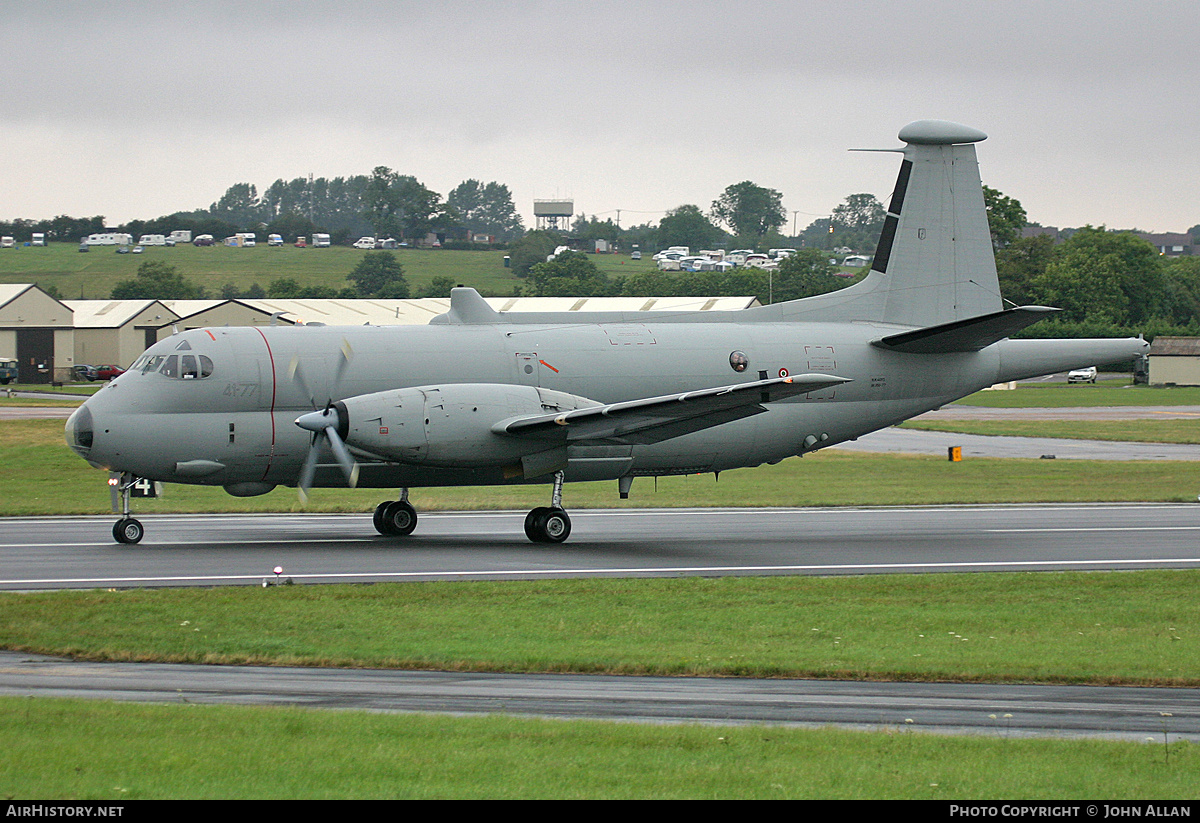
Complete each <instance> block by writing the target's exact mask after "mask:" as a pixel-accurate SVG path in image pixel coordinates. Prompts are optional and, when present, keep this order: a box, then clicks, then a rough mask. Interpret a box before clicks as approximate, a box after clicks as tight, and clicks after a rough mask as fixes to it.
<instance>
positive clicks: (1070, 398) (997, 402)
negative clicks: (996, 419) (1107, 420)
mask: <svg viewBox="0 0 1200 823" xmlns="http://www.w3.org/2000/svg"><path fill="white" fill-rule="evenodd" d="M954 402H955V403H958V404H962V405H966V406H990V407H993V408H998V409H1017V408H1070V407H1075V406H1080V407H1086V406H1200V386H1171V387H1169V388H1160V387H1156V386H1135V385H1133V384H1132V383H1130V382H1129V381H1127V380H1114V381H1108V382H1105V383H1097V384H1095V385H1093V384H1090V383H1089V384H1080V383H1076V384H1074V385H1069V384H1067V383H1022V384H1020V386H1018V387H1017V388H1016V389H1012V390H1008V391H981V392H976V393H975V394H972V395H971V396H970V397H964V398H963V399H962V400H956V401H954Z"/></svg>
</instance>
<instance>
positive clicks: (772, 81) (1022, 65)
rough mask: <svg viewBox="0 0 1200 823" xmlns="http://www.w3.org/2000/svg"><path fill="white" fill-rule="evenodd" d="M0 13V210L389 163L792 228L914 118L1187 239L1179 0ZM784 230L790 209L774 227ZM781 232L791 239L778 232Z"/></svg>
mask: <svg viewBox="0 0 1200 823" xmlns="http://www.w3.org/2000/svg"><path fill="white" fill-rule="evenodd" d="M178 5H179V6H180V7H182V8H177V7H176V4H173V3H162V2H137V1H136V0H130V2H119V0H118V2H110V3H105V4H97V3H95V2H73V1H71V0H32V1H31V0H0V9H2V14H0V38H2V39H0V44H2V47H0V77H3V78H4V83H3V92H2V95H3V98H2V104H0V145H2V146H3V147H4V151H3V157H4V164H3V167H2V171H0V218H2V219H13V218H15V217H27V218H35V219H36V218H44V217H51V216H54V215H56V214H70V215H73V216H79V217H82V216H91V215H96V214H103V215H105V216H106V217H108V218H109V223H110V224H115V223H119V222H123V221H126V220H129V219H133V218H151V217H157V216H160V215H163V214H168V213H170V212H173V211H177V210H182V209H192V208H199V207H205V206H207V205H208V204H210V203H212V202H213V201H215V200H217V199H218V198H219V197H220V196H221V194H222V193H223V192H224V191H225V189H226V188H227V187H228V186H230V185H231V184H233V183H237V182H249V183H254V184H255V185H257V186H258V188H259V191H262V190H263V189H265V188H266V187H267V186H268V185H270V184H271V183H272V182H273V181H275V180H276V179H278V178H283V179H285V180H286V179H292V178H294V177H300V176H306V175H308V174H309V173H312V174H313V175H315V176H317V177H336V176H349V175H354V174H367V173H369V172H370V170H371V169H372V168H374V167H375V166H379V165H383V166H389V167H391V168H393V169H395V170H396V171H399V172H401V173H403V174H411V175H413V176H415V177H417V178H418V179H419V180H420V181H421V182H422V183H424V184H425V185H426V186H428V187H429V188H432V189H434V190H435V191H438V192H440V193H441V194H442V195H443V196H445V195H446V194H447V193H448V192H449V191H450V190H451V189H452V188H453V187H454V186H456V185H457V184H458V183H460V182H462V181H463V180H465V179H467V178H476V179H478V180H480V181H483V182H488V181H492V180H495V181H498V182H500V183H504V184H506V185H507V186H508V187H509V189H510V190H511V191H512V193H513V197H514V201H515V202H516V205H517V208H518V210H519V211H520V212H521V213H522V215H523V216H524V218H525V221H526V224H527V225H529V224H532V222H533V217H532V211H533V206H532V201H533V200H534V198H538V199H543V198H559V197H562V198H567V197H573V198H574V200H575V210H576V212H577V213H578V212H584V213H587V214H596V215H600V216H601V218H604V217H614V218H615V217H616V210H617V209H620V210H621V216H620V222H621V225H623V226H629V225H633V224H635V223H641V222H646V221H652V222H657V220H658V219H660V218H661V217H662V214H663V213H664V212H665V211H666V210H667V209H671V208H674V207H676V206H678V205H681V204H684V203H694V204H696V205H699V206H700V207H701V208H702V209H705V210H707V209H708V208H709V206H710V205H711V203H712V201H713V200H714V199H715V198H716V197H717V196H718V195H719V194H720V193H721V191H722V190H723V189H724V188H725V187H726V186H728V185H730V184H732V183H737V182H740V181H742V180H752V181H754V182H755V183H757V184H759V185H762V186H767V187H770V188H774V189H778V190H779V191H781V192H783V196H784V205H785V207H786V208H787V209H788V210H789V213H790V212H792V211H798V212H799V215H798V223H799V226H800V227H801V228H803V227H804V226H805V225H807V224H808V223H810V222H811V221H812V220H813V219H815V218H817V217H819V216H823V215H828V214H829V212H830V211H831V210H832V209H833V208H834V207H835V206H836V205H837V204H838V203H840V202H841V201H842V200H843V199H844V198H845V197H846V196H847V195H849V194H853V193H857V192H871V193H873V194H875V195H877V196H878V197H879V198H880V200H883V201H885V202H886V198H887V195H888V194H890V192H891V188H892V184H893V182H894V179H895V174H896V169H897V166H898V163H897V159H896V157H895V155H891V154H859V153H850V152H848V151H847V149H850V148H888V147H895V146H898V145H899V142H898V141H897V139H896V133H897V132H898V131H899V130H900V128H901V127H902V126H904V125H905V124H906V123H909V122H911V121H913V120H918V119H924V118H938V119H945V120H954V121H958V122H961V123H965V124H967V125H970V126H973V127H976V128H979V129H982V130H983V131H985V132H987V133H988V135H989V139H988V140H987V141H985V142H984V143H981V144H979V146H978V152H979V157H980V163H981V169H982V176H983V180H984V182H985V183H987V184H988V185H990V186H992V187H994V188H997V189H1000V190H1001V191H1002V192H1004V193H1005V194H1007V195H1009V196H1011V197H1015V198H1017V199H1018V200H1020V201H1021V203H1022V204H1023V205H1024V206H1025V208H1026V211H1027V212H1028V213H1029V217H1030V219H1031V220H1034V221H1037V222H1040V223H1042V224H1044V225H1057V226H1078V225H1083V224H1085V223H1091V224H1094V225H1099V224H1105V225H1108V226H1109V227H1122V228H1128V227H1138V228H1141V229H1145V230H1148V231H1184V230H1186V229H1187V228H1189V227H1191V226H1192V225H1195V224H1197V223H1200V202H1197V184H1198V183H1200V152H1198V151H1197V145H1196V144H1197V141H1198V138H1200V122H1198V121H1200V105H1197V93H1198V91H1200V83H1198V82H1197V81H1198V80H1200V57H1198V54H1200V48H1198V46H1200V24H1198V23H1197V18H1198V17H1200V15H1198V14H1197V9H1196V6H1195V4H1194V3H1184V2H1153V1H1151V2H1140V3H1136V4H1135V3H1127V2H1103V0H1101V1H1099V2H1097V1H1095V0H1094V1H1093V2H1056V1H1055V0H1043V2H1028V0H1009V1H1008V2H1003V3H1001V2H974V1H973V0H957V2H950V1H949V0H920V2H907V1H906V0H888V2H876V0H867V1H866V2H853V0H844V2H841V3H830V2H828V0H825V2H812V1H811V0H793V2H763V1H762V0H740V2H738V3H731V2H728V0H724V2H709V0H690V1H689V2H677V1H676V0H648V2H636V0H624V2H609V0H589V2H573V0H555V1H554V2H536V1H534V0H509V1H508V2H505V3H490V2H468V1H467V0H436V1H435V2H408V1H407V0H394V1H393V2H371V1H370V0H341V2H322V1H321V0H318V1H317V2H300V3H296V2H254V0H244V1H243V2H222V1H221V0H195V1H194V2H189V3H187V4H178ZM790 220H791V215H790V214H789V221H790ZM789 228H790V226H789Z"/></svg>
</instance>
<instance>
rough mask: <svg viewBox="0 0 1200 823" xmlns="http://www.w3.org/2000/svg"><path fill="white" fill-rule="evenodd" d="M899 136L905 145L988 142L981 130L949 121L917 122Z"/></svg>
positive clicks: (950, 144)
mask: <svg viewBox="0 0 1200 823" xmlns="http://www.w3.org/2000/svg"><path fill="white" fill-rule="evenodd" d="M899 136H900V139H901V140H903V141H904V142H905V143H916V144H918V145H922V146H952V145H955V144H957V143H978V142H980V141H983V140H987V135H986V134H984V133H983V132H981V131H980V130H979V129H973V128H971V127H970V126H964V125H963V124H962V123H952V122H950V121H949V120H917V121H916V122H913V123H909V124H908V125H907V126H905V127H904V128H902V129H900V135H899Z"/></svg>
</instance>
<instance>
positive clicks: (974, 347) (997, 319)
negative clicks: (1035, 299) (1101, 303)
mask: <svg viewBox="0 0 1200 823" xmlns="http://www.w3.org/2000/svg"><path fill="white" fill-rule="evenodd" d="M1057 311H1059V310H1058V309H1051V308H1047V307H1046V306H1019V307H1017V308H1015V309H1007V310H1005V311H998V312H995V313H993V314H984V315H980V316H979V317H969V318H967V319H966V320H955V321H953V322H951V323H942V324H941V325H938V326H929V327H928V328H924V329H917V330H916V331H906V332H903V333H901V334H891V335H888V336H887V337H882V338H880V339H879V340H873V341H871V345H872V346H877V347H878V348H881V349H890V350H891V351H902V352H907V353H910V354H948V353H951V352H969V351H979V350H980V349H984V348H986V347H988V346H990V345H992V344H993V343H995V342H997V341H1000V340H1003V339H1004V338H1006V337H1009V336H1010V335H1012V334H1013V333H1014V332H1018V331H1020V330H1021V329H1023V328H1025V327H1026V326H1032V325H1033V324H1034V323H1036V322H1038V321H1039V320H1045V319H1046V318H1047V317H1049V316H1050V315H1051V314H1053V313H1054V312H1057Z"/></svg>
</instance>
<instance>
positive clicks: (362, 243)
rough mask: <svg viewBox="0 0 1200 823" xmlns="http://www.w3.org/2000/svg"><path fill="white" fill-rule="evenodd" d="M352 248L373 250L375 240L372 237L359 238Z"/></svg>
mask: <svg viewBox="0 0 1200 823" xmlns="http://www.w3.org/2000/svg"><path fill="white" fill-rule="evenodd" d="M354 248H356V249H373V248H375V238H374V237H360V238H358V239H357V240H355V241H354Z"/></svg>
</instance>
